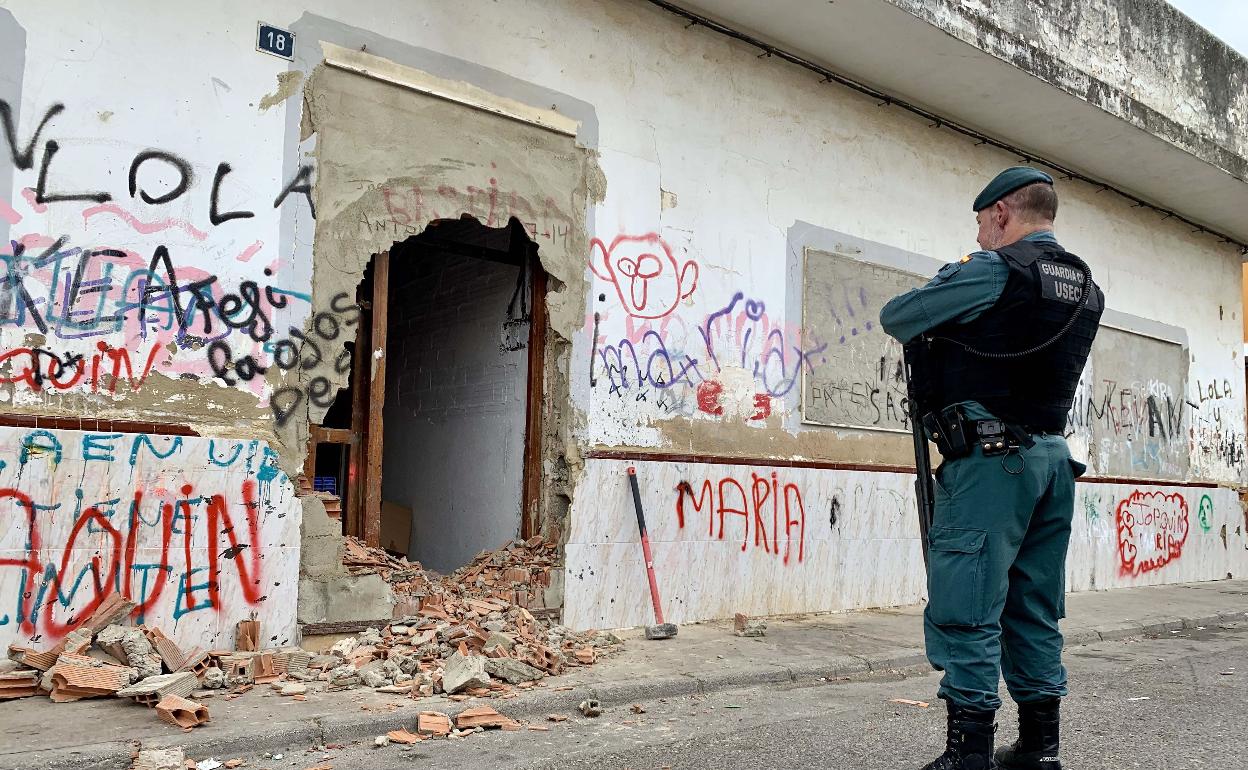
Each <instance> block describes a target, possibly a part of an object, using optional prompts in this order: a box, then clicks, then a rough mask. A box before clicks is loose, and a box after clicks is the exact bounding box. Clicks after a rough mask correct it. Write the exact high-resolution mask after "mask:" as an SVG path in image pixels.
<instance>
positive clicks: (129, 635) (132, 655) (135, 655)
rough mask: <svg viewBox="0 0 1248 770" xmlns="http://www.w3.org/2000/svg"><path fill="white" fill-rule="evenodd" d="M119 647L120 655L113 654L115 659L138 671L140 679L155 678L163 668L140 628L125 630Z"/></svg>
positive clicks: (157, 655) (162, 662)
mask: <svg viewBox="0 0 1248 770" xmlns="http://www.w3.org/2000/svg"><path fill="white" fill-rule="evenodd" d="M119 647H120V649H121V655H120V656H116V655H115V653H114V655H115V657H119V658H120V659H121V662H122V663H125V664H126V665H127V666H129V667H131V668H133V669H135V670H136V671H138V672H139V677H140V678H141V679H146V678H147V677H149V676H156V675H157V674H159V673H160V672H161V670H162V669H163V668H164V661H162V660H161V658H160V655H159V654H157V652H156V649H155V648H154V647H152V643H151V642H150V641H148V638H147V635H146V634H144V633H143V630H142V629H140V628H127V629H126V630H125V633H123V634H122V636H121V641H120V643H119ZM110 652H111V651H110Z"/></svg>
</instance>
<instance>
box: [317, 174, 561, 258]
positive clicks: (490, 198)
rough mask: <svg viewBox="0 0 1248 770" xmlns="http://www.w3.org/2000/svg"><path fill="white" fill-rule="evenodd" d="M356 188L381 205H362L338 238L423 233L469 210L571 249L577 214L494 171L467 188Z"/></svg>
mask: <svg viewBox="0 0 1248 770" xmlns="http://www.w3.org/2000/svg"><path fill="white" fill-rule="evenodd" d="M495 165H496V164H491V166H492V167H493V166H495ZM358 190H359V191H360V192H371V191H376V192H379V193H380V198H381V206H380V208H379V209H377V210H361V211H360V213H359V216H358V218H357V219H356V220H355V221H354V223H353V224H352V225H351V227H353V228H354V231H352V230H351V227H349V228H347V230H346V231H339V232H338V233H336V236H337V237H340V238H350V237H355V236H357V235H364V236H366V237H370V238H371V237H375V236H378V235H388V236H390V237H392V238H394V239H395V240H403V239H404V238H407V237H409V236H412V235H419V234H420V233H421V231H423V230H424V229H425V226H426V225H428V224H429V223H430V222H432V221H433V220H436V219H444V218H448V217H459V216H461V215H464V214H467V215H469V216H472V217H474V218H476V219H477V220H478V221H480V222H481V223H482V224H484V225H485V226H486V227H505V226H506V225H507V223H508V222H509V221H511V220H512V219H515V220H516V221H518V222H519V223H520V224H521V226H523V227H524V229H525V232H527V233H528V235H529V237H530V238H531V239H532V240H533V241H534V242H535V243H537V244H539V245H541V244H544V243H552V244H559V245H561V246H562V247H564V248H567V247H568V246H569V244H570V243H571V242H572V234H573V224H574V223H573V219H572V217H571V216H569V215H568V214H567V213H566V212H565V211H564V210H563V207H562V206H560V204H559V203H558V202H557V201H556V200H555V199H554V198H551V197H546V198H544V199H541V200H535V199H532V198H531V197H529V196H526V195H524V194H523V193H520V192H518V191H516V190H514V189H510V188H508V187H507V184H506V180H503V181H500V180H499V179H498V177H495V176H492V177H490V178H489V179H488V180H486V181H485V182H484V183H482V184H481V185H479V186H478V185H465V186H464V188H463V189H460V188H457V187H455V186H453V185H448V184H443V183H439V182H437V181H433V180H428V181H417V182H414V183H410V184H393V183H390V182H382V183H377V182H371V181H361V182H360V183H359V188H358Z"/></svg>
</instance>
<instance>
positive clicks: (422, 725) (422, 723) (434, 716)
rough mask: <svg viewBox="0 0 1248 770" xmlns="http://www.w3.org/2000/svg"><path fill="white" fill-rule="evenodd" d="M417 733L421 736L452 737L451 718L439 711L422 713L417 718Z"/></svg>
mask: <svg viewBox="0 0 1248 770" xmlns="http://www.w3.org/2000/svg"><path fill="white" fill-rule="evenodd" d="M416 732H418V733H420V734H421V735H434V736H443V735H450V733H451V718H450V717H449V716H447V715H446V714H443V713H441V712H439V711H422V712H420V714H419V716H417V717H416Z"/></svg>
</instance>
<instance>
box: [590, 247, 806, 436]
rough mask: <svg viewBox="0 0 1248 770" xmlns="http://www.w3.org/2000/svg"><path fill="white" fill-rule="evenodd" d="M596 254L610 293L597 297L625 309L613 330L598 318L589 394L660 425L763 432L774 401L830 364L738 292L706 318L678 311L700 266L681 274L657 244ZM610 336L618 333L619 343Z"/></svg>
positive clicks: (608, 315) (602, 314) (605, 317)
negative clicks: (708, 422) (688, 423)
mask: <svg viewBox="0 0 1248 770" xmlns="http://www.w3.org/2000/svg"><path fill="white" fill-rule="evenodd" d="M594 250H595V257H594V259H595V260H597V261H596V262H594V263H592V264H593V270H594V273H595V275H597V276H598V277H599V278H600V279H601V280H602V281H604V282H606V283H608V284H609V285H610V287H611V289H610V291H609V292H607V291H600V292H599V293H598V295H597V298H598V302H599V304H600V305H602V306H603V307H604V308H610V307H614V306H615V305H616V304H617V303H618V304H619V305H620V306H621V307H622V308H623V309H624V314H623V316H622V318H620V319H619V320H618V321H616V318H617V316H616V315H614V314H613V313H612V312H611V311H610V309H604V310H600V311H598V312H596V313H594V316H593V319H592V322H591V324H590V326H591V327H592V329H593V332H592V333H593V344H592V346H591V353H590V356H591V357H590V361H589V367H588V368H589V380H590V386H591V387H593V388H598V387H603V388H604V389H605V392H606V394H607V395H608V396H614V397H616V398H618V399H622V400H623V399H627V400H631V401H633V402H650V403H653V404H654V405H655V406H656V407H657V412H658V414H659V416H676V415H679V416H686V417H689V416H696V415H702V416H710V417H735V418H739V419H742V420H745V421H750V422H763V421H765V420H766V419H767V418H768V417H770V416H771V414H772V411H773V408H774V407H773V400H774V399H777V398H783V397H785V396H787V395H788V394H789V393H791V392H794V389H795V388H797V387H798V386H799V383H800V380H801V377H802V373H803V372H813V371H815V369H816V368H818V367H819V366H821V365H823V364H824V363H826V359H825V358H824V355H823V354H824V351H825V350H826V349H827V344H826V343H823V342H819V341H817V340H811V339H809V338H804V337H803V334H802V332H801V329H800V328H798V327H795V326H792V325H790V324H787V323H785V322H784V321H783V320H782V319H778V318H775V317H773V316H772V315H771V314H769V313H768V311H767V304H766V302H765V301H764V300H763V299H761V298H757V297H751V296H748V295H746V293H745V292H742V291H734V292H732V294H731V295H730V296H728V297H727V298H726V299H725V300H721V301H722V304H716V305H713V306H712V307H713V308H714V309H712V310H711V311H710V312H706V311H701V312H699V311H696V310H693V309H692V308H682V307H681V306H680V304H681V300H682V299H685V298H688V297H690V296H691V295H692V293H693V291H694V288H695V287H696V285H697V272H698V271H697V262H696V261H694V260H688V261H686V262H685V263H684V264H683V265H681V264H680V263H679V262H678V260H676V259H675V257H673V256H672V253H671V249H670V247H669V246H667V244H665V243H663V242H662V239H660V238H659V237H658V236H657V235H654V234H649V235H643V236H619V237H618V238H616V239H615V240H614V241H613V242H612V245H611V246H610V247H608V246H605V245H603V244H602V243H601V242H597V243H596V245H595V247H594ZM653 252H660V253H661V254H662V256H661V257H660V256H658V255H656V254H655V253H653ZM699 296H700V297H702V298H705V296H706V295H705V292H703V293H701V294H700V295H699ZM613 321H615V323H611V322H613ZM609 326H610V327H611V328H616V329H618V328H619V327H620V326H622V327H623V334H622V336H618V337H617V336H615V334H613V333H611V332H608V331H606V329H607V328H608V327H609Z"/></svg>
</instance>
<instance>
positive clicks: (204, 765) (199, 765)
mask: <svg viewBox="0 0 1248 770" xmlns="http://www.w3.org/2000/svg"><path fill="white" fill-rule="evenodd" d="M220 767H225V765H224V764H222V763H221V762H218V761H217V760H215V759H201V760H200V761H199V762H196V763H195V770H217V768H220Z"/></svg>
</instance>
